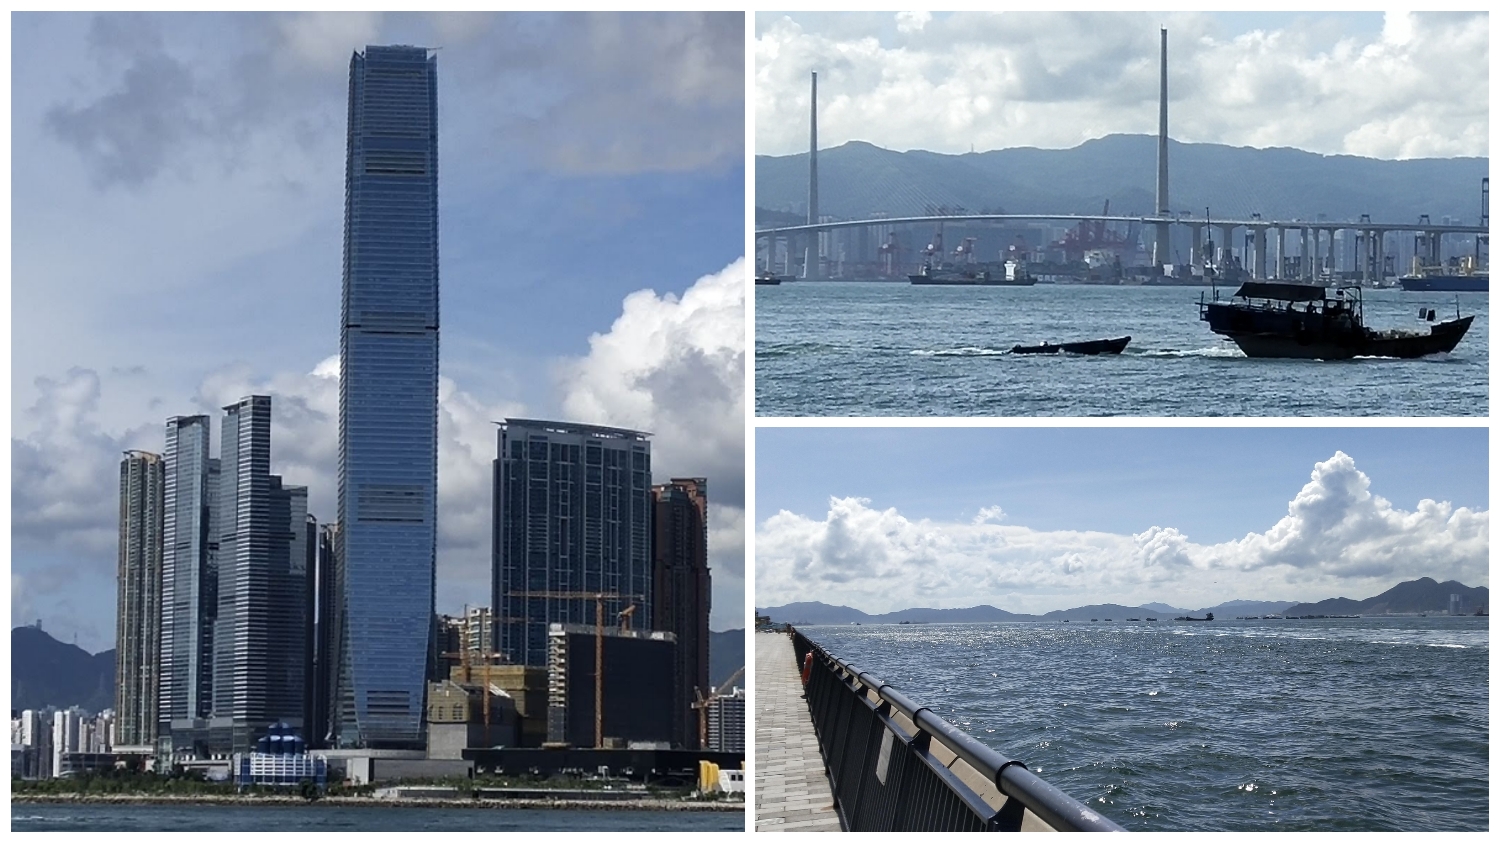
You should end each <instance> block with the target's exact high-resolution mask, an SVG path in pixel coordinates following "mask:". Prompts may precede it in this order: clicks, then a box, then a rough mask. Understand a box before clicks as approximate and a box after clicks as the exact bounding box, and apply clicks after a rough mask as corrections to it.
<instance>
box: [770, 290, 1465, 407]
mask: <svg viewBox="0 0 1500 843" xmlns="http://www.w3.org/2000/svg"><path fill="white" fill-rule="evenodd" d="M1233 291H1234V288H1233V287H1221V288H1220V290H1219V292H1220V295H1221V296H1226V297H1227V296H1228V295H1230V294H1232V293H1233ZM1208 292H1209V291H1208V288H1206V287H1205V288H1198V287H1091V286H1083V285H1042V284H1039V285H1037V286H1034V287H941V286H936V287H918V286H913V285H911V284H906V283H898V282H800V281H793V282H789V283H784V284H781V285H780V286H775V287H758V288H756V290H755V391H756V395H755V402H756V403H755V412H756V414H757V415H761V416H846V415H847V416H1101V415H1131V416H1158V415H1160V416H1372V415H1374V416H1483V415H1487V414H1488V412H1489V393H1488V382H1489V367H1488V361H1489V331H1490V329H1489V295H1488V294H1486V293H1408V292H1405V291H1402V290H1366V291H1364V300H1365V324H1367V325H1369V326H1371V327H1374V328H1403V329H1412V330H1425V323H1419V322H1418V321H1417V318H1416V317H1417V312H1418V309H1419V308H1421V307H1432V308H1435V309H1436V310H1437V311H1438V314H1439V318H1442V319H1448V318H1452V316H1453V314H1454V305H1455V303H1457V305H1458V307H1459V308H1461V309H1462V312H1463V313H1464V314H1465V315H1469V314H1474V315H1476V316H1477V318H1476V319H1475V320H1474V324H1473V326H1472V327H1471V328H1470V329H1469V332H1468V334H1467V335H1466V336H1465V337H1464V339H1463V341H1462V342H1460V343H1459V344H1458V347H1457V348H1456V349H1454V351H1453V352H1452V353H1451V354H1440V355H1434V356H1431V357H1426V358H1422V359H1419V360H1385V359H1380V360H1377V359H1357V360H1347V361H1315V360H1252V359H1249V358H1246V357H1245V356H1244V355H1243V353H1242V352H1240V351H1239V349H1238V348H1237V347H1236V346H1235V345H1234V344H1233V343H1231V342H1229V341H1227V340H1224V339H1222V338H1220V337H1219V336H1218V335H1216V334H1214V333H1212V332H1211V331H1209V330H1208V327H1207V325H1206V323H1203V322H1200V321H1198V306H1197V302H1198V297H1199V294H1200V293H1208ZM1127 335H1128V336H1130V337H1132V340H1131V343H1130V345H1129V347H1128V348H1126V350H1125V352H1124V353H1123V354H1120V355H1105V356H1100V357H1080V356H1074V355H1011V354H1010V349H1011V347H1012V346H1014V345H1036V344H1040V343H1041V342H1043V341H1048V342H1053V343H1058V342H1065V341H1073V340H1090V339H1104V338H1108V337H1121V336H1127Z"/></svg>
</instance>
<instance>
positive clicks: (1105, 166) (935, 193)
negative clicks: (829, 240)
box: [755, 134, 1489, 223]
mask: <svg viewBox="0 0 1500 843" xmlns="http://www.w3.org/2000/svg"><path fill="white" fill-rule="evenodd" d="M1168 160H1169V162H1170V165H1171V186H1172V192H1171V197H1172V207H1174V208H1182V209H1191V210H1192V211H1194V212H1195V213H1199V212H1201V211H1202V209H1204V208H1211V209H1212V212H1213V215H1214V216H1215V217H1219V218H1224V219H1231V218H1239V219H1248V218H1249V217H1250V215H1251V214H1254V213H1259V214H1261V216H1263V217H1264V218H1266V219H1282V220H1290V219H1306V220H1316V219H1319V218H1320V217H1319V215H1323V216H1324V217H1326V218H1327V219H1328V220H1356V219H1358V218H1359V216H1360V215H1361V214H1370V216H1371V218H1372V219H1374V220H1375V221H1377V222H1400V221H1404V220H1408V219H1409V220H1411V221H1413V222H1415V221H1416V217H1417V216H1418V215H1420V214H1427V215H1429V216H1430V217H1431V218H1432V219H1433V220H1434V221H1436V220H1440V219H1442V217H1444V216H1450V217H1455V218H1458V219H1462V220H1466V221H1467V222H1470V223H1476V222H1478V215H1479V180H1480V179H1481V178H1483V177H1485V176H1487V175H1488V169H1489V159H1488V158H1474V157H1465V158H1414V159H1405V160H1391V161H1388V160H1384V159H1377V158H1363V157H1360V156H1355V155H1347V154H1337V155H1324V154H1321V153H1315V152H1308V151H1305V150H1300V149H1295V148H1292V147H1268V148H1264V149H1258V148H1255V147H1237V146H1229V145H1227V144H1208V143H1186V142H1182V141H1175V140H1173V141H1170V142H1169V148H1168ZM807 163H808V162H807V153H805V152H801V153H796V154H793V155H783V156H769V155H757V156H755V205H756V208H757V216H758V217H759V216H760V211H762V210H764V211H769V212H783V213H796V212H799V211H800V212H801V214H803V215H804V217H805V214H806V210H807V207H806V202H807ZM818 173H819V182H818V193H819V199H820V202H819V211H820V212H821V213H823V214H829V215H832V216H834V217H837V218H841V219H866V218H870V217H873V216H876V215H877V214H881V213H884V214H887V215H889V216H918V215H923V214H925V213H927V212H929V211H932V210H934V209H938V208H946V209H948V212H949V213H952V212H954V211H955V210H956V209H965V210H967V211H968V212H970V213H984V212H989V213H1002V212H1004V213H1016V214H1097V213H1099V211H1100V209H1101V208H1102V207H1103V205H1104V202H1105V201H1106V200H1108V201H1109V202H1110V207H1111V212H1112V213H1114V214H1119V215H1122V216H1144V215H1150V214H1152V213H1154V210H1155V189H1156V137H1155V136H1154V135H1133V134H1112V135H1106V136H1104V137H1100V138H1093V139H1090V140H1087V141H1084V142H1083V143H1081V144H1079V145H1077V146H1075V147H1072V148H1070V149H1039V148H1037V147H1014V148H1009V149H997V150H990V151H988V152H974V153H959V154H951V153H939V152H930V151H926V150H909V151H906V152H897V151H894V150H888V149H884V148H882V147H879V146H875V145H874V144H871V143H868V142H865V141H850V142H848V143H845V144H843V145H841V146H836V147H830V148H827V149H820V150H818Z"/></svg>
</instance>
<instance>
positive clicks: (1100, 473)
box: [755, 427, 1489, 611]
mask: <svg viewBox="0 0 1500 843" xmlns="http://www.w3.org/2000/svg"><path fill="white" fill-rule="evenodd" d="M1487 440H1488V431H1487V430H1485V429H1483V428H1265V427H1260V428H987V429H962V428H934V429H910V428H873V429H851V430H827V429H805V430H793V429H782V428H776V429H768V428H763V429H760V430H758V431H757V433H756V487H755V497H756V501H755V512H756V515H755V517H756V522H757V524H756V542H757V559H756V576H757V595H756V604H757V605H776V604H777V603H778V602H787V601H785V600H782V599H781V598H783V597H788V596H794V595H800V596H795V597H794V599H808V600H814V599H816V600H822V601H823V602H826V603H841V602H842V603H845V604H846V605H856V606H857V607H858V608H866V609H867V610H871V609H869V608H868V607H866V606H858V604H856V603H853V602H849V601H850V600H851V599H866V600H870V601H872V605H874V606H875V608H877V609H879V610H881V611H885V610H888V609H894V608H903V607H904V606H909V605H915V604H914V603H912V602H910V601H912V600H918V601H919V600H920V598H923V597H925V598H926V599H928V600H929V601H932V602H943V601H946V603H945V605H946V606H953V605H962V606H968V605H974V604H977V603H981V602H986V600H990V601H991V602H994V605H999V606H1001V607H1002V608H1007V609H1011V610H1013V611H1014V610H1018V609H1017V608H1016V607H1017V606H1031V607H1033V608H1036V609H1041V610H1044V611H1045V610H1050V609H1055V608H1065V607H1067V606H1074V605H1083V604H1086V603H1090V602H1105V601H1106V600H1110V601H1113V602H1124V600H1123V599H1119V598H1120V595H1126V594H1128V595H1131V596H1132V597H1137V598H1139V602H1148V601H1150V600H1153V599H1160V600H1164V601H1165V602H1169V603H1171V602H1173V601H1174V600H1178V601H1181V602H1177V603H1174V605H1189V604H1191V605H1213V604H1214V603H1216V602H1219V600H1230V599H1289V600H1290V599H1296V600H1301V599H1322V598H1324V597H1330V596H1337V595H1339V594H1342V595H1344V596H1352V597H1368V596H1371V595H1373V594H1376V593H1378V592H1379V591H1381V590H1383V587H1376V586H1378V585H1380V583H1386V585H1385V586H1384V587H1389V585H1394V584H1395V583H1396V582H1400V581H1402V580H1405V579H1414V578H1416V577H1420V576H1435V577H1439V578H1440V579H1441V578H1446V577H1447V576H1456V577H1458V578H1460V579H1461V580H1462V581H1463V582H1465V583H1466V584H1468V585H1487V584H1488V540H1487V535H1488V533H1487V529H1488V528H1487V524H1488V515H1487V513H1488V509H1489V491H1488V489H1489V475H1488V446H1487ZM1362 490H1363V491H1362ZM1377 498H1380V499H1384V500H1385V501H1386V502H1387V505H1386V506H1385V507H1382V506H1381V505H1380V504H1379V502H1378V501H1377V500H1376V499H1377ZM851 499H863V501H862V502H855V503H851V502H850V500H851ZM1424 501H1425V502H1426V503H1424ZM1443 503H1446V504H1450V505H1451V507H1450V508H1451V509H1452V510H1458V509H1464V510H1467V513H1466V514H1461V515H1457V516H1455V515H1454V514H1453V512H1451V511H1450V512H1448V513H1447V514H1446V515H1444V514H1443V512H1442V511H1441V507H1440V506H1434V504H1443ZM989 507H999V508H1000V510H1003V515H1001V514H998V513H996V512H994V510H989V511H988V512H986V508H989ZM1478 526H1482V527H1483V531H1482V536H1481V535H1480V534H1477V533H1475V532H1474V530H1475V529H1478ZM1006 530H1009V531H1011V532H1010V533H1008V534H1007V533H1005V532H1004V531H1006ZM1247 537H1258V538H1254V539H1250V538H1247ZM1481 551H1482V552H1481ZM1153 557H1154V561H1153ZM1160 562H1172V563H1174V564H1176V565H1177V567H1176V568H1173V567H1171V565H1167V566H1166V567H1161V565H1159V564H1157V563H1160ZM866 563H868V564H870V565H871V567H872V568H877V569H882V570H884V571H885V573H884V574H882V575H881V576H887V575H889V577H890V581H889V582H882V581H880V578H879V577H875V576H873V575H871V576H872V579H871V581H870V582H869V583H861V582H860V580H859V577H858V576H854V575H855V574H857V573H859V572H860V570H861V566H862V565H864V564H866ZM928 564H930V565H934V566H938V567H944V568H948V569H951V571H964V572H966V573H965V576H967V577H968V579H967V587H964V586H963V585H962V582H960V584H959V587H958V590H956V591H952V592H948V591H944V590H942V589H931V588H927V586H928V585H930V583H925V584H924V583H923V582H920V580H921V579H922V577H924V576H927V577H929V579H931V576H930V575H931V574H932V570H931V569H927V570H926V572H925V573H924V565H928ZM883 565H890V566H892V567H891V568H890V569H888V570H886V569H884V568H882V566H883ZM1069 565H1077V566H1084V567H1079V568H1078V569H1077V570H1076V571H1068V573H1077V574H1079V576H1078V577H1077V578H1076V579H1073V580H1066V579H1062V580H1059V579H1056V578H1054V577H1052V573H1054V572H1056V571H1058V570H1062V569H1064V568H1067V567H1068V566H1069ZM1153 566H1155V567H1153ZM902 569H904V570H905V571H907V572H908V573H905V574H903V573H901V571H902ZM1210 571H1213V572H1220V571H1227V573H1226V574H1225V575H1224V576H1222V577H1220V576H1219V574H1218V573H1215V578H1218V579H1219V580H1220V585H1221V586H1222V588H1220V589H1219V592H1221V593H1209V592H1210V591H1211V590H1205V589H1202V588H1201V587H1200V586H1201V575H1202V574H1203V573H1206V572H1210ZM1086 572H1088V573H1087V575H1085V573H1086ZM952 576H953V574H952V573H951V572H950V571H945V572H944V573H943V574H942V575H941V577H938V579H949V578H952ZM820 577H822V578H823V580H822V581H821V582H820V579H819V578H820ZM908 577H910V578H911V579H908ZM1027 578H1030V579H1032V580H1034V581H1035V583H1036V586H1035V587H1032V586H1029V585H1028V584H1027V582H1026V580H1027ZM959 579H960V580H961V581H962V577H960V578H959ZM985 582H1000V583H1004V584H1005V587H1003V588H997V589H995V590H993V591H989V592H986V590H985V589H986V587H985V586H983V585H982V583H985ZM820 586H821V588H820ZM924 588H925V589H926V590H925V591H924ZM1370 588H1375V590H1374V591H1370V592H1369V593H1368V594H1365V593H1364V591H1365V590H1368V589H1370ZM1231 591H1233V593H1230V592H1231ZM1200 592H1203V593H1200ZM1111 595H1113V596H1111ZM1153 595H1154V596H1153ZM1215 597H1216V598H1217V599H1212V598H1215ZM841 598H843V599H841ZM1007 600H1008V601H1010V604H1011V605H1005V603H1004V602H1003V601H1007ZM1053 603H1056V605H1052V604H1053ZM1044 604H1045V605H1044ZM882 606H883V607H884V608H882Z"/></svg>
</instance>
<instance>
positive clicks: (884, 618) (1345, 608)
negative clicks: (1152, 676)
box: [755, 577, 1489, 625]
mask: <svg viewBox="0 0 1500 843" xmlns="http://www.w3.org/2000/svg"><path fill="white" fill-rule="evenodd" d="M1453 593H1457V594H1461V595H1464V599H1465V601H1466V602H1465V605H1466V606H1467V607H1468V610H1469V611H1470V612H1472V611H1473V610H1474V609H1477V608H1480V607H1488V605H1489V589H1488V588H1486V587H1485V586H1476V587H1473V588H1470V587H1469V586H1465V585H1463V584H1462V583H1459V582H1457V581H1455V580H1450V581H1448V582H1445V583H1438V582H1436V581H1435V580H1433V579H1432V578H1431V577H1422V578H1420V579H1417V580H1408V581H1407V582H1403V583H1400V584H1398V585H1396V586H1393V587H1392V588H1390V589H1387V590H1386V591H1384V592H1381V593H1380V594H1378V595H1375V596H1374V597H1370V598H1367V599H1365V600H1353V599H1351V598H1347V597H1333V598H1329V599H1328V600H1323V601H1320V602H1318V603H1296V602H1294V601H1290V600H1284V601H1276V600H1228V601H1225V602H1223V603H1219V604H1218V605H1215V606H1207V607H1204V608H1200V609H1178V608H1174V607H1172V606H1169V605H1167V604H1164V603H1155V602H1153V603H1148V604H1144V605H1141V606H1122V605H1120V604H1117V603H1100V604H1092V605H1088V606H1077V607H1074V608H1071V609H1055V610H1053V611H1051V612H1047V613H1045V614H1042V615H1030V614H1018V613H1013V612H1008V611H1006V610H1004V609H1000V608H997V607H995V606H990V605H988V604H984V605H979V606H972V607H968V608H963V609H929V608H921V607H914V608H908V609H900V610H897V611H894V612H885V613H881V614H869V613H866V612H862V611H860V610H859V609H854V608H851V607H849V606H831V605H829V604H827V603H821V602H818V601H803V602H797V603H788V604H786V605H784V606H769V607H764V608H759V607H758V608H756V610H755V613H756V614H757V615H768V616H770V618H771V619H772V620H773V621H776V622H778V623H790V624H793V625H797V624H805V625H818V624H834V625H845V624H851V623H860V624H864V623H869V624H880V623H902V622H906V623H999V622H1006V621H1062V620H1068V621H1077V620H1096V619H1097V620H1101V621H1102V620H1106V619H1108V620H1117V621H1118V620H1125V619H1127V618H1141V619H1144V618H1146V617H1156V618H1168V617H1176V616H1180V615H1191V616H1197V617H1201V616H1203V615H1205V614H1207V613H1208V612H1213V613H1214V614H1215V616H1217V617H1219V618H1221V619H1231V618H1234V617H1235V616H1236V615H1264V614H1281V613H1285V614H1287V615H1289V616H1296V615H1318V614H1321V615H1331V614H1341V615H1342V614H1387V613H1416V612H1446V611H1447V609H1448V595H1449V594H1453ZM1475 601H1480V602H1475ZM1439 603H1440V605H1439ZM1351 607H1352V608H1351ZM1407 607H1417V608H1407ZM960 618H961V619H960Z"/></svg>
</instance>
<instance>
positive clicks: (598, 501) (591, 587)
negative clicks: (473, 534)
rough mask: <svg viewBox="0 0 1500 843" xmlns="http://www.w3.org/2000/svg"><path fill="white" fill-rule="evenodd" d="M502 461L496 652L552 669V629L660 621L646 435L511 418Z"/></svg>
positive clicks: (504, 429) (503, 435)
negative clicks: (600, 609) (625, 618)
mask: <svg viewBox="0 0 1500 843" xmlns="http://www.w3.org/2000/svg"><path fill="white" fill-rule="evenodd" d="M498 435H499V446H498V454H497V458H496V460H495V491H494V513H493V522H494V529H493V533H494V534H493V538H492V542H493V545H492V546H493V561H492V564H493V573H492V577H491V583H492V589H493V594H492V595H491V599H492V604H491V605H492V606H493V607H494V610H495V629H496V638H497V639H498V645H497V652H499V653H501V654H503V655H504V656H505V658H506V660H507V661H509V662H510V663H512V664H523V665H528V666H532V667H543V666H545V665H546V664H547V647H548V643H547V632H548V628H549V625H551V624H554V623H565V624H588V625H590V626H592V625H593V624H594V621H595V612H596V604H595V599H594V595H595V594H600V593H602V594H604V595H606V599H605V601H604V611H605V618H606V622H608V623H610V624H613V623H614V622H615V619H616V618H618V616H619V613H620V612H622V611H624V610H625V609H626V608H628V607H630V606H632V605H633V606H635V612H634V613H633V621H632V622H633V624H634V626H635V627H636V628H637V629H650V628H652V626H653V619H654V617H655V615H654V611H655V603H654V602H653V596H652V576H651V573H652V572H651V443H650V441H648V440H647V438H646V434H644V433H640V432H637V431H633V430H621V429H618V428H612V427H595V426H591V425H580V424H569V423H566V422H547V421H535V420H531V419H506V420H505V423H504V424H503V425H502V426H501V427H500V430H499V434H498Z"/></svg>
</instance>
